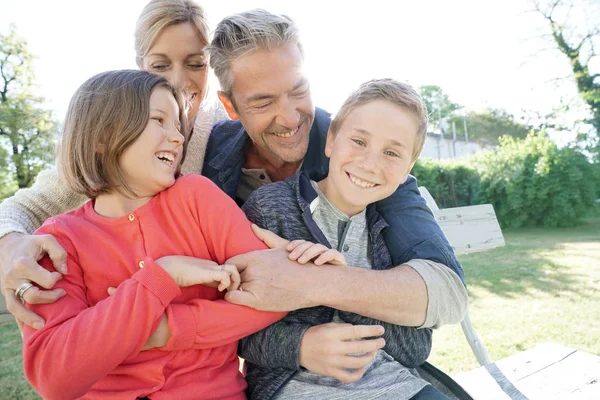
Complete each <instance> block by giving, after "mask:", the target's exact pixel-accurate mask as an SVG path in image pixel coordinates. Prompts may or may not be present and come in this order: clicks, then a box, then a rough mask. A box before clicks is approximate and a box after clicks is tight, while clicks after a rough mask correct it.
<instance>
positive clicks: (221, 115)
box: [181, 98, 227, 175]
mask: <svg viewBox="0 0 600 400" xmlns="http://www.w3.org/2000/svg"><path fill="white" fill-rule="evenodd" d="M226 119H227V113H226V112H225V108H224V107H223V104H221V102H220V101H219V100H218V99H211V98H209V99H206V100H205V105H203V106H202V107H201V108H200V109H199V110H198V114H197V115H196V120H195V121H194V128H193V131H192V135H191V136H190V139H189V141H188V143H187V150H186V156H185V161H184V162H183V165H182V166H181V173H182V174H184V175H185V174H190V173H191V174H201V173H202V166H203V165H204V156H205V154H206V146H207V145H208V138H209V136H210V133H211V131H212V128H213V126H215V125H216V124H217V123H219V122H221V121H224V120H226Z"/></svg>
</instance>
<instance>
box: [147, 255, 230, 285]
mask: <svg viewBox="0 0 600 400" xmlns="http://www.w3.org/2000/svg"><path fill="white" fill-rule="evenodd" d="M156 263H157V264H158V265H160V266H161V267H162V268H163V269H164V270H165V271H167V273H168V274H169V275H171V278H173V280H174V281H175V282H176V283H177V285H178V286H180V287H186V286H193V285H206V286H210V287H216V288H217V289H218V290H219V291H221V292H222V291H223V290H225V289H227V290H236V289H237V288H238V287H239V286H240V274H239V272H238V270H237V268H236V266H235V265H228V264H225V265H219V264H217V263H216V262H214V261H209V260H201V259H199V258H194V257H186V256H166V257H162V258H160V259H158V260H156Z"/></svg>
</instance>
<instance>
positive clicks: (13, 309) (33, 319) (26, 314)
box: [6, 290, 45, 329]
mask: <svg viewBox="0 0 600 400" xmlns="http://www.w3.org/2000/svg"><path fill="white" fill-rule="evenodd" d="M9 292H11V293H10V295H9V296H6V308H7V309H8V311H10V313H11V314H12V315H14V316H15V318H16V319H17V321H21V322H22V323H23V324H25V325H28V326H30V327H32V328H33V329H41V328H43V327H44V325H45V322H44V320H43V319H42V317H40V316H39V315H37V314H35V313H34V312H33V311H31V310H28V309H27V308H26V307H25V306H24V305H23V304H21V301H20V300H18V299H17V298H16V297H15V292H14V290H10V291H9Z"/></svg>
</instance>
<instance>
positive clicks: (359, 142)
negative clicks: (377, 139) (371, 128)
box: [352, 139, 366, 146]
mask: <svg viewBox="0 0 600 400" xmlns="http://www.w3.org/2000/svg"><path fill="white" fill-rule="evenodd" d="M352 141H353V142H354V143H356V144H357V145H359V146H365V145H366V143H365V142H363V141H362V140H360V139H352Z"/></svg>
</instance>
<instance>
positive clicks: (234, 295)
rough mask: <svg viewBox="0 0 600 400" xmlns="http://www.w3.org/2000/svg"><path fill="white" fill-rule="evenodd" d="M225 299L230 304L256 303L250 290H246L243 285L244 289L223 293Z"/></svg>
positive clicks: (247, 305)
mask: <svg viewBox="0 0 600 400" xmlns="http://www.w3.org/2000/svg"><path fill="white" fill-rule="evenodd" d="M225 300H227V301H228V302H230V303H231V304H238V305H241V306H246V307H252V305H253V304H255V303H256V297H255V296H254V294H253V293H252V292H250V291H247V290H246V288H245V287H244V291H243V292H242V291H241V290H233V291H231V292H227V293H226V294H225Z"/></svg>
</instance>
